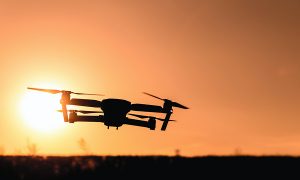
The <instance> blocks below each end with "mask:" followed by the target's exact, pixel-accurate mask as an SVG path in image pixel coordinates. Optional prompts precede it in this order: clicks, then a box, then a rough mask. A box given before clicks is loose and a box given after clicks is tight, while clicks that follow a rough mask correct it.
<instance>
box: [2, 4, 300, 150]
mask: <svg viewBox="0 0 300 180" xmlns="http://www.w3.org/2000/svg"><path fill="white" fill-rule="evenodd" d="M299 19H300V3H299V1H297V0H295V1H291V0H287V1H283V0H282V1H281V0H278V1H276V0H254V1H246V0H244V1H243V0H213V1H200V0H199V1H198V0H195V1H192V0H186V1H183V0H149V1H138V0H119V1H117V0H112V1H108V0H107V1H96V0H68V1H60V0H44V1H40V0H24V1H21V0H20V1H18V0H0V24H1V26H0V82H1V94H0V99H1V101H0V107H1V113H0V146H1V147H2V148H4V149H5V154H14V153H21V154H26V141H27V140H28V139H29V140H30V141H31V142H34V143H36V144H37V146H38V153H40V154H63V155H72V154H79V153H82V151H81V150H80V148H79V147H78V144H77V142H78V140H79V139H80V138H84V139H85V141H86V142H87V145H88V148H89V150H90V152H91V153H93V154H99V155H101V154H109V155H119V154H120V155H128V154H129V155H145V154H147V155H149V154H155V155H156V154H163V155H173V154H174V151H175V149H180V152H181V154H182V155H186V156H196V155H207V154H218V155H228V154H234V153H235V151H236V150H237V149H238V150H239V151H240V152H242V153H245V154H255V155H261V154H291V155H300V110H299V108H300V21H299ZM47 83H50V84H56V85H58V86H59V87H61V88H62V89H69V90H72V91H79V92H80V91H82V92H90V93H102V94H105V95H106V96H104V97H103V98H111V97H114V98H125V99H127V100H130V101H131V102H134V103H151V104H156V105H161V104H162V103H161V102H160V101H159V100H156V99H152V98H151V97H148V96H145V95H143V94H142V93H141V92H143V91H147V92H150V93H153V94H156V95H158V96H161V97H163V98H169V99H172V100H174V101H178V102H180V103H182V104H184V105H186V106H188V107H190V109H189V110H182V109H174V114H173V116H172V119H176V120H177V122H176V123H169V126H168V128H167V131H165V132H162V131H160V130H159V129H160V126H161V122H158V123H157V130H156V131H150V130H147V129H144V128H138V127H133V126H123V127H121V128H120V129H119V130H118V131H116V130H115V129H109V130H107V128H106V127H105V126H104V125H103V124H102V123H98V124H97V123H86V124H85V123H80V124H79V123H77V124H66V126H64V127H62V128H61V129H59V130H56V131H54V132H52V133H42V132H38V131H35V130H33V129H31V128H29V127H28V126H27V125H26V123H25V122H24V120H23V119H24V118H23V117H22V115H21V113H20V103H21V101H22V98H23V97H24V94H26V92H27V90H26V87H27V86H34V87H35V86H39V87H42V86H40V85H42V84H47ZM100 99H101V98H99V100H100ZM41 118H42V117H41ZM53 121H55V119H53Z"/></svg>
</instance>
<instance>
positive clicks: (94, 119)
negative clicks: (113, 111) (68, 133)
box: [73, 115, 104, 122]
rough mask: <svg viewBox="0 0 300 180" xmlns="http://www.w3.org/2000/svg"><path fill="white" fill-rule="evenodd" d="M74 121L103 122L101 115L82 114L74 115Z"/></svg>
mask: <svg viewBox="0 0 300 180" xmlns="http://www.w3.org/2000/svg"><path fill="white" fill-rule="evenodd" d="M73 121H74V122H104V120H103V116H102V115H99V116H83V115H77V116H76V117H74V120H73Z"/></svg>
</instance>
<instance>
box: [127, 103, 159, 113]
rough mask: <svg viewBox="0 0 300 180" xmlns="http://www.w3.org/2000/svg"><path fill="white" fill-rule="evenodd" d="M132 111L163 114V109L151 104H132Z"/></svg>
mask: <svg viewBox="0 0 300 180" xmlns="http://www.w3.org/2000/svg"><path fill="white" fill-rule="evenodd" d="M131 110H132V111H146V112H158V113H161V112H163V108H162V107H160V106H156V105H149V104H131Z"/></svg>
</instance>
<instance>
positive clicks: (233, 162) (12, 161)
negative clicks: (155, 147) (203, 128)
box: [0, 156, 300, 180]
mask: <svg viewBox="0 0 300 180" xmlns="http://www.w3.org/2000/svg"><path fill="white" fill-rule="evenodd" d="M299 174H300V157H288V156H261V157H254V156H225V157H222V156H207V157H194V158H188V157H169V156H103V157H102V156H72V157H30V156H2V157H0V180H2V179H3V180H4V179H7V180H9V179H41V180H47V179H104V178H105V179H117V178H118V179H122V178H123V179H124V178H125V179H162V178H165V179H172V178H176V179H211V178H214V177H221V178H222V179H223V178H224V179H225V178H226V179H232V178H235V179H247V178H251V179H252V178H255V179H261V178H268V179H270V178H271V177H272V178H273V177H276V178H280V179H282V178H284V179H291V178H289V177H292V179H299V177H300V176H299Z"/></svg>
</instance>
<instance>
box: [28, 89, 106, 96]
mask: <svg viewBox="0 0 300 180" xmlns="http://www.w3.org/2000/svg"><path fill="white" fill-rule="evenodd" d="M27 89H30V90H35V91H41V92H47V93H51V94H57V93H67V94H77V95H95V96H103V94H90V93H77V92H73V91H66V90H57V89H41V88H32V87H27Z"/></svg>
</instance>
